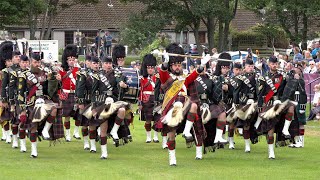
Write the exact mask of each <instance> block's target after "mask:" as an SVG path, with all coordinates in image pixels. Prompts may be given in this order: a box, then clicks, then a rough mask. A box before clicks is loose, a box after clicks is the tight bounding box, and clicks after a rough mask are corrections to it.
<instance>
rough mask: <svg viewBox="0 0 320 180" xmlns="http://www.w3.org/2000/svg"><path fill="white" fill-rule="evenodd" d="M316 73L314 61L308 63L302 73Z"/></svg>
mask: <svg viewBox="0 0 320 180" xmlns="http://www.w3.org/2000/svg"><path fill="white" fill-rule="evenodd" d="M316 72H317V67H316V63H315V62H314V61H310V62H309V67H306V68H305V69H304V72H303V73H307V74H313V73H316Z"/></svg>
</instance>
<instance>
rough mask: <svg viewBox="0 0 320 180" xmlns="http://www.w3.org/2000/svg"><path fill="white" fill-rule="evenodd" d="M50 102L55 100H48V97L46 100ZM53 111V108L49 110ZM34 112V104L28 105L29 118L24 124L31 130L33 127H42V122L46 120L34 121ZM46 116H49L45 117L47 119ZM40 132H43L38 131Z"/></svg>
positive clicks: (25, 127) (49, 111) (46, 102)
mask: <svg viewBox="0 0 320 180" xmlns="http://www.w3.org/2000/svg"><path fill="white" fill-rule="evenodd" d="M48 103H53V102H52V101H51V100H47V99H46V100H45V104H48ZM51 111H52V109H51V110H48V111H47V113H48V114H50V113H51ZM34 113H35V110H34V105H33V106H28V107H27V114H28V115H27V117H28V118H27V121H26V123H24V125H23V127H24V129H26V130H31V128H33V127H36V126H38V127H40V126H41V124H42V122H45V121H44V120H43V121H41V122H32V120H33V117H34ZM46 118H47V117H45V118H44V119H46ZM38 132H41V131H38Z"/></svg>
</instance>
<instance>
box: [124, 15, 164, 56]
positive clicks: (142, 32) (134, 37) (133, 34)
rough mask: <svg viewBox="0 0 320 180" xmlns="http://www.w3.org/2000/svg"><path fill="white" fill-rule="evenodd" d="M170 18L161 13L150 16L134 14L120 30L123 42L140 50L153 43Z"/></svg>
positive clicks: (132, 48) (131, 47)
mask: <svg viewBox="0 0 320 180" xmlns="http://www.w3.org/2000/svg"><path fill="white" fill-rule="evenodd" d="M167 23H168V20H167V19H166V18H164V17H162V15H161V14H157V15H151V14H149V15H148V16H146V15H144V14H133V15H132V16H130V18H129V20H128V21H127V23H125V24H123V25H122V28H121V30H120V37H121V42H125V44H127V45H128V46H129V49H131V50H136V51H140V50H141V49H143V48H144V47H146V46H148V45H149V44H150V43H152V42H153V41H154V40H155V39H156V38H157V37H156V34H157V33H158V32H159V30H161V29H162V28H163V27H164V26H165V24H167Z"/></svg>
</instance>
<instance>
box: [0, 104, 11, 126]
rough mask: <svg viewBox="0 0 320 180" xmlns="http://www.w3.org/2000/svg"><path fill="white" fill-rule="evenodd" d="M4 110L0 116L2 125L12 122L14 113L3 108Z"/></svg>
mask: <svg viewBox="0 0 320 180" xmlns="http://www.w3.org/2000/svg"><path fill="white" fill-rule="evenodd" d="M1 108H2V107H1ZM2 109H3V110H2V114H1V116H0V124H1V123H3V122H4V121H8V122H10V120H11V119H12V113H11V112H10V109H9V108H2Z"/></svg>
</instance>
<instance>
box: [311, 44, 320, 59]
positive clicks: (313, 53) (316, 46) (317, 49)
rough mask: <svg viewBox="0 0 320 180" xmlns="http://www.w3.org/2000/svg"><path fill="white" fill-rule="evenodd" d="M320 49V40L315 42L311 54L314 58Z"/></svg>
mask: <svg viewBox="0 0 320 180" xmlns="http://www.w3.org/2000/svg"><path fill="white" fill-rule="evenodd" d="M319 50H320V44H319V41H317V42H315V44H314V49H313V50H312V52H311V55H312V57H313V58H314V59H316V57H317V52H318V51H319Z"/></svg>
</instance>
